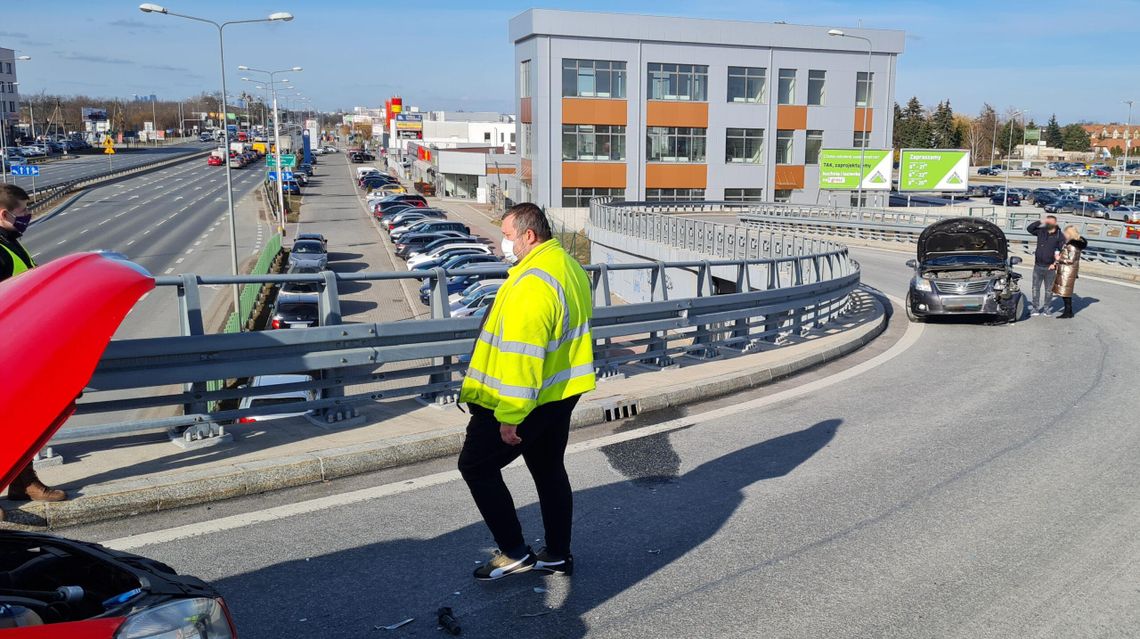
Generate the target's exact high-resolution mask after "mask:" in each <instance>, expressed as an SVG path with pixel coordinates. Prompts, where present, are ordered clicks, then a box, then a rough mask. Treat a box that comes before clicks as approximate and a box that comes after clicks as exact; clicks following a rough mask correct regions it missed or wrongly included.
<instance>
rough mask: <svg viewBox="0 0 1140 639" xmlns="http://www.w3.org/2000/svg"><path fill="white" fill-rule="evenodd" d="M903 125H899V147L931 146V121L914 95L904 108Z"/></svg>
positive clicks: (921, 147)
mask: <svg viewBox="0 0 1140 639" xmlns="http://www.w3.org/2000/svg"><path fill="white" fill-rule="evenodd" d="M901 120H902V122H901V126H900V127H899V148H903V149H929V148H930V122H929V121H928V120H927V117H926V110H925V109H923V108H922V103H921V102H919V101H918V98H917V97H912V98H911V99H910V101H909V102H907V103H906V107H904V108H903V110H902V118H901Z"/></svg>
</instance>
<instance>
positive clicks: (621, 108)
mask: <svg viewBox="0 0 1140 639" xmlns="http://www.w3.org/2000/svg"><path fill="white" fill-rule="evenodd" d="M628 114H629V107H628V105H627V104H626V101H625V100H605V99H600V98H562V124H611V125H621V126H625V124H626V121H627V120H628V119H629V118H628Z"/></svg>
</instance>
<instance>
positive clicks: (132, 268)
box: [0, 253, 154, 487]
mask: <svg viewBox="0 0 1140 639" xmlns="http://www.w3.org/2000/svg"><path fill="white" fill-rule="evenodd" d="M153 288H154V278H153V277H151V276H150V274H148V273H147V272H146V271H145V270H144V269H143V268H142V267H140V266H138V265H136V264H134V263H132V262H126V261H123V260H116V259H111V258H108V257H105V256H102V255H99V254H96V253H79V254H76V255H69V256H67V257H62V258H60V259H58V260H55V261H52V262H49V263H48V264H45V265H43V266H40V267H37V268H34V269H32V270H30V271H28V272H26V273H24V274H22V275H19V276H17V277H13V278H11V279H8V280H6V281H4V282H0V334H2V335H4V336H5V340H4V346H3V349H0V365H2V366H3V370H4V371H5V373H6V380H5V381H4V383H3V384H0V428H3V429H4V430H3V432H4V435H3V445H0V472H3V479H2V480H0V487H3V486H7V485H8V484H10V483H12V480H13V479H15V477H16V475H17V474H18V473H19V472H20V471H21V470H23V468H24V466H25V465H26V464H27V463H28V462H29V461H30V460H31V459H32V457H34V456H35V454H36V452H38V451H39V450H40V449H41V448H43V447H44V445H45V444H47V442H48V440H50V439H51V438H52V436H53V435H55V432H56V431H57V430H59V427H60V426H61V425H62V424H63V422H64V421H65V420H66V419H67V418H68V417H70V416H71V413H72V412H73V411H74V410H75V399H76V398H77V397H78V396H79V394H80V393H81V392H82V391H83V388H84V387H85V386H87V382H88V381H89V380H90V379H91V374H92V373H94V372H95V365H96V364H97V363H98V362H99V358H100V357H101V356H102V355H103V350H104V349H105V348H106V347H107V343H108V342H109V341H110V340H111V336H112V335H114V334H115V330H116V329H118V327H119V324H120V323H121V322H122V321H123V318H124V317H126V315H127V312H128V311H130V310H131V307H133V306H134V305H135V302H137V301H138V299H139V298H140V297H142V295H143V294H144V293H146V292H147V291H149V290H151V289H153Z"/></svg>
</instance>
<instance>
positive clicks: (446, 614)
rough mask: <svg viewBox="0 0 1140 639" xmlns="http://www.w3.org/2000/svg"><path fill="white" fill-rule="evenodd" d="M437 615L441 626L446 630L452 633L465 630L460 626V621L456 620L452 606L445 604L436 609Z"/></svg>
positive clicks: (455, 633)
mask: <svg viewBox="0 0 1140 639" xmlns="http://www.w3.org/2000/svg"><path fill="white" fill-rule="evenodd" d="M436 615H437V616H438V617H439V627H440V628H443V629H444V630H445V631H447V632H448V633H450V634H452V635H458V634H459V633H461V632H463V630H462V629H461V628H460V627H459V622H458V621H456V619H455V613H454V612H452V610H451V608H449V607H447V606H444V607H443V608H440V609H439V610H438V611H436Z"/></svg>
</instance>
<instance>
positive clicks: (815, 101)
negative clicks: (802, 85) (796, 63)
mask: <svg viewBox="0 0 1140 639" xmlns="http://www.w3.org/2000/svg"><path fill="white" fill-rule="evenodd" d="M826 79H827V71H822V70H818V69H812V70H809V71H808V104H809V105H811V106H819V105H821V104H823V89H824V84H825V80H826Z"/></svg>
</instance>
